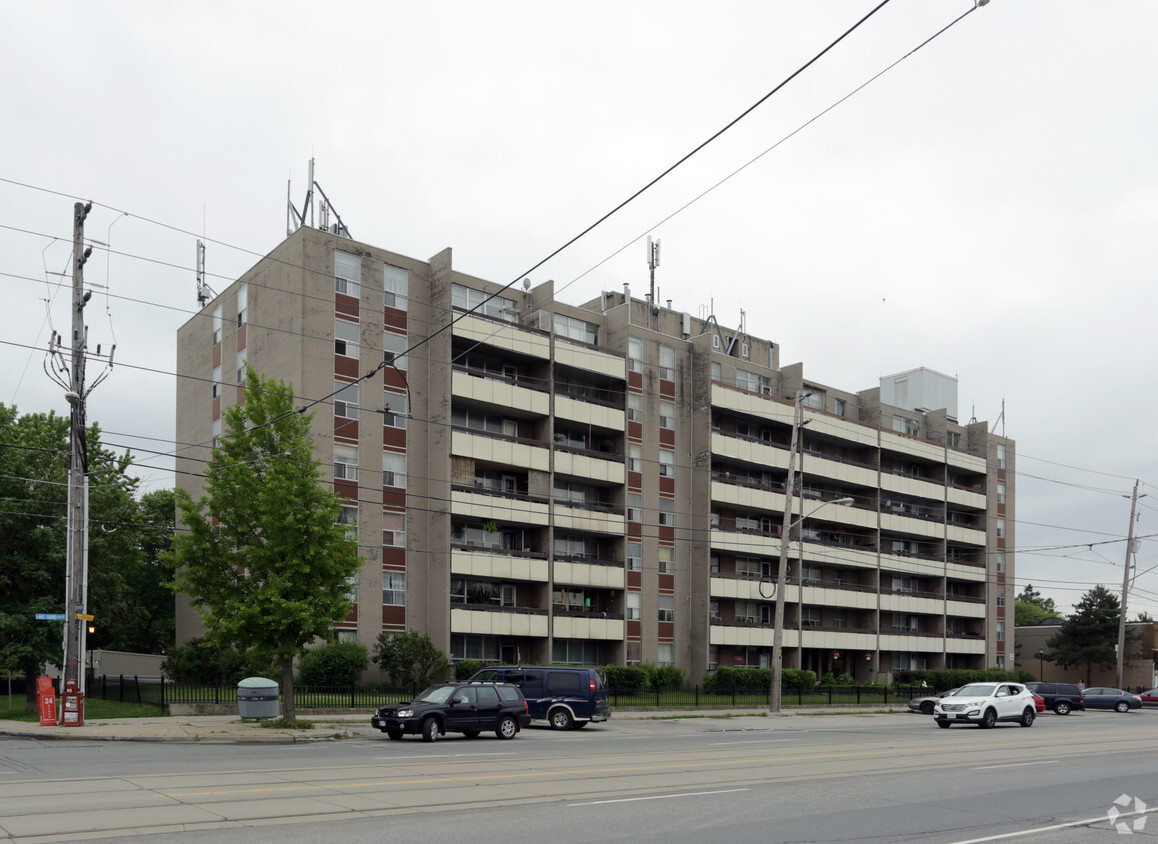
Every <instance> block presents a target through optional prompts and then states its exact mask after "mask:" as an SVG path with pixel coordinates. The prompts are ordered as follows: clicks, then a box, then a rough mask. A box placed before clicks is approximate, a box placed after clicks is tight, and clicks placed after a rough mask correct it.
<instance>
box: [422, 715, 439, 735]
mask: <svg viewBox="0 0 1158 844" xmlns="http://www.w3.org/2000/svg"><path fill="white" fill-rule="evenodd" d="M422 740H423V741H438V719H437V718H427V719H426V720H425V721H423V722H422Z"/></svg>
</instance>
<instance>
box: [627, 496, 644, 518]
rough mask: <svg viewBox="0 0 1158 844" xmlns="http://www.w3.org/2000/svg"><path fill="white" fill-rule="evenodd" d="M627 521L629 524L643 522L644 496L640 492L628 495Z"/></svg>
mask: <svg viewBox="0 0 1158 844" xmlns="http://www.w3.org/2000/svg"><path fill="white" fill-rule="evenodd" d="M627 520H628V521H629V522H642V521H643V496H642V495H641V494H640V493H638V492H629V493H627Z"/></svg>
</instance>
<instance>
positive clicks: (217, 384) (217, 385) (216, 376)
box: [210, 366, 221, 398]
mask: <svg viewBox="0 0 1158 844" xmlns="http://www.w3.org/2000/svg"><path fill="white" fill-rule="evenodd" d="M210 389H211V390H212V391H213V398H217V397H218V396H220V395H221V367H220V366H217V367H214V369H213V385H212V387H211V388H210Z"/></svg>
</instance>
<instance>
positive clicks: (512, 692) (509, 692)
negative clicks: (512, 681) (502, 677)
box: [498, 686, 519, 700]
mask: <svg viewBox="0 0 1158 844" xmlns="http://www.w3.org/2000/svg"><path fill="white" fill-rule="evenodd" d="M498 689H499V697H501V698H502V699H503V700H518V699H519V692H518V690H517V689H512V688H511V687H510V686H499V687H498Z"/></svg>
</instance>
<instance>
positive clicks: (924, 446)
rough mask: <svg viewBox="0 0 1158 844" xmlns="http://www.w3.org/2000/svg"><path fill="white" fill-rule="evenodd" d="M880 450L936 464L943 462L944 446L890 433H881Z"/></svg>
mask: <svg viewBox="0 0 1158 844" xmlns="http://www.w3.org/2000/svg"><path fill="white" fill-rule="evenodd" d="M881 448H884V449H888V450H889V451H893V452H897V453H899V454H908V455H910V456H912V457H921V458H924V459H925V460H932V461H934V462H936V463H944V462H945V447H944V446H942V445H937V444H936V443H927V442H924V441H922V440H915V439H913V438H911V437H904V436H901V435H900V434H896V433H893V432H892V431H881Z"/></svg>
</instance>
